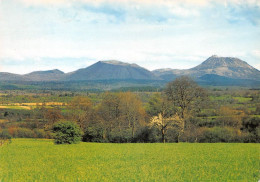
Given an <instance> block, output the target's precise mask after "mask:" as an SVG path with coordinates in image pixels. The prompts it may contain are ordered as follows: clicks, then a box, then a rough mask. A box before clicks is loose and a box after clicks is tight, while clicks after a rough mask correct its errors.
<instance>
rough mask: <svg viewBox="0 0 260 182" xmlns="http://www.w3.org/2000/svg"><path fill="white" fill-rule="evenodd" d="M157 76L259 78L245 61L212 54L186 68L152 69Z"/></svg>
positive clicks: (256, 72)
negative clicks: (197, 63)
mask: <svg viewBox="0 0 260 182" xmlns="http://www.w3.org/2000/svg"><path fill="white" fill-rule="evenodd" d="M153 72H154V73H155V74H156V75H157V76H160V77H161V78H163V77H171V76H172V77H176V76H180V75H189V76H191V77H194V78H199V77H201V76H203V75H210V74H213V75H219V76H224V77H228V78H235V79H250V80H259V79H260V71H259V70H257V69H255V68H254V67H252V66H250V65H249V64H248V63H247V62H245V61H242V60H240V59H238V58H234V57H219V56H216V55H213V56H211V57H209V58H208V59H207V60H205V61H204V62H202V63H201V64H200V65H198V66H196V67H194V68H191V69H186V70H176V69H171V70H169V69H167V70H166V71H162V69H160V70H154V71H153Z"/></svg>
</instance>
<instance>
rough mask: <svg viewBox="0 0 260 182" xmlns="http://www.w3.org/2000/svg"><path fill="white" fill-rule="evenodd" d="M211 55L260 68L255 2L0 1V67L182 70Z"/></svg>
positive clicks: (259, 8) (259, 4)
mask: <svg viewBox="0 0 260 182" xmlns="http://www.w3.org/2000/svg"><path fill="white" fill-rule="evenodd" d="M215 54H216V55H219V56H231V57H238V58H240V59H242V60H244V61H246V62H248V63H249V64H250V65H252V66H254V67H256V68H258V69H260V1H259V0H229V1H225V0H211V1H209V0H175V1H173V0H150V1H149V0H120V1H119V0H95V1H93V0H0V71H2V72H3V71H5V72H13V73H20V74H24V73H28V72H31V71H35V70H49V69H56V68H58V69H60V70H62V71H64V72H70V71H74V70H76V69H78V68H83V67H87V66H89V65H91V64H93V63H95V62H96V61H99V60H120V61H124V62H129V63H137V64H139V65H140V66H143V67H145V68H147V69H149V70H153V69H157V68H178V69H187V68H191V67H194V66H196V65H198V64H200V63H201V62H202V61H204V60H205V59H207V58H208V57H209V56H211V55H215Z"/></svg>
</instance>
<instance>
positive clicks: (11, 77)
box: [0, 72, 27, 81]
mask: <svg viewBox="0 0 260 182" xmlns="http://www.w3.org/2000/svg"><path fill="white" fill-rule="evenodd" d="M26 80H27V78H26V77H24V76H23V75H18V74H13V73H7V72H0V81H26Z"/></svg>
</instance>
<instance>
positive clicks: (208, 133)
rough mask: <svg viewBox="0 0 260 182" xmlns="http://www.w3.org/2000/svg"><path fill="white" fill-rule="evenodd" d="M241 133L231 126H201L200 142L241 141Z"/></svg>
mask: <svg viewBox="0 0 260 182" xmlns="http://www.w3.org/2000/svg"><path fill="white" fill-rule="evenodd" d="M239 133H240V132H239V131H238V130H235V129H233V128H229V127H224V128H221V127H213V128H201V131H200V135H199V137H198V142H202V143H218V142H241V135H240V134H239Z"/></svg>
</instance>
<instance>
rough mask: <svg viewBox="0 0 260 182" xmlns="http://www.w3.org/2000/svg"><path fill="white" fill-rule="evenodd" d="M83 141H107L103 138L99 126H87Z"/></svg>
mask: <svg viewBox="0 0 260 182" xmlns="http://www.w3.org/2000/svg"><path fill="white" fill-rule="evenodd" d="M82 141H83V142H107V141H106V140H104V139H103V129H102V128H99V127H88V128H87V129H86V131H85V133H84V135H83V139H82Z"/></svg>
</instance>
